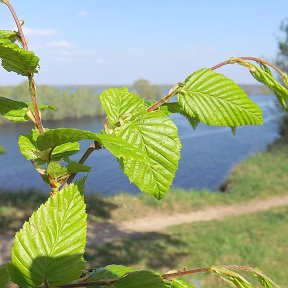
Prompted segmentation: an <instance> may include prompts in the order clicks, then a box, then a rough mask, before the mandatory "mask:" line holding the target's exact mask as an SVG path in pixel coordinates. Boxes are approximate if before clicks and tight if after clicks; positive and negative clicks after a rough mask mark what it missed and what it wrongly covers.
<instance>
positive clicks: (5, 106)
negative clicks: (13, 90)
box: [0, 97, 29, 122]
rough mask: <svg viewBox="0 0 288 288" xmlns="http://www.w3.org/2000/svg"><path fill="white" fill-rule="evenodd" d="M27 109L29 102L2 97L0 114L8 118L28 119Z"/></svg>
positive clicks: (16, 120) (18, 120)
mask: <svg viewBox="0 0 288 288" xmlns="http://www.w3.org/2000/svg"><path fill="white" fill-rule="evenodd" d="M27 111H28V104H26V103H24V102H22V101H15V100H11V99H8V98H4V97H0V114H1V115H2V116H3V117H5V118H6V119H7V120H9V121H14V122H25V121H28V120H29V118H28V116H27Z"/></svg>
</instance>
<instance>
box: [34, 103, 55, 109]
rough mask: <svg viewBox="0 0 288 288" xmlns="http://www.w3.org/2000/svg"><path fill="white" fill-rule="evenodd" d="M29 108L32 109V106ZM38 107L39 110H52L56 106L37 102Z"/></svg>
mask: <svg viewBox="0 0 288 288" xmlns="http://www.w3.org/2000/svg"><path fill="white" fill-rule="evenodd" d="M30 108H31V109H32V106H31V107H30ZM38 109H39V110H53V111H55V110H56V107H54V106H51V105H45V104H41V103H39V104H38Z"/></svg>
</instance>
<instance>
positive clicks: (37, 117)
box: [28, 74, 44, 134]
mask: <svg viewBox="0 0 288 288" xmlns="http://www.w3.org/2000/svg"><path fill="white" fill-rule="evenodd" d="M28 80H29V92H30V95H31V100H32V106H33V110H34V111H33V116H34V118H35V125H36V127H37V130H38V131H39V133H40V134H43V133H44V127H43V125H42V120H41V113H40V110H39V108H38V104H37V96H36V84H35V81H34V78H33V75H32V74H30V75H29V76H28Z"/></svg>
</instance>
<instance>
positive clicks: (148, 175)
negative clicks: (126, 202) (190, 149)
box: [115, 112, 181, 199]
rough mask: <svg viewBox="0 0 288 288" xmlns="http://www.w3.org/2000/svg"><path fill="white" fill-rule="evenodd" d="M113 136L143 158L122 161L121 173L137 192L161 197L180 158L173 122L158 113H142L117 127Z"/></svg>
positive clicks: (167, 187) (168, 185)
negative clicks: (137, 189) (143, 157)
mask: <svg viewBox="0 0 288 288" xmlns="http://www.w3.org/2000/svg"><path fill="white" fill-rule="evenodd" d="M115 134H116V135H117V136H119V137H121V138H122V139H126V141H127V142H128V143H129V144H130V145H133V146H134V147H135V148H137V149H139V151H141V152H142V153H143V154H144V155H145V158H146V159H147V160H145V161H141V160H138V159H136V158H134V159H131V158H130V159H129V158H124V159H123V162H122V166H123V171H124V173H125V174H126V175H127V176H128V178H129V180H130V181H131V182H133V183H134V184H136V185H137V186H138V188H139V189H140V190H141V191H143V192H145V193H148V194H151V195H154V196H155V197H156V198H157V199H161V198H163V197H164V196H165V194H166V193H167V192H168V190H169V188H170V186H171V184H172V181H173V178H174V175H175V172H176V170H177V167H178V160H179V159H180V148H181V143H180V140H179V137H178V133H177V127H176V126H175V124H174V123H173V121H172V120H171V119H170V118H168V117H165V116H163V113H162V112H153V113H149V112H144V113H142V114H139V115H137V116H135V117H134V118H132V119H130V120H129V121H127V122H125V124H124V125H122V126H121V127H117V128H116V129H115Z"/></svg>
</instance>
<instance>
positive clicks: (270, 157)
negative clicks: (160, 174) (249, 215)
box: [0, 120, 288, 234]
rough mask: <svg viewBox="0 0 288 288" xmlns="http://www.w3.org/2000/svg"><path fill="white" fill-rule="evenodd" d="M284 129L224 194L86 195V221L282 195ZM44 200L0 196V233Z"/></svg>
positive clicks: (286, 148) (238, 170) (286, 161)
mask: <svg viewBox="0 0 288 288" xmlns="http://www.w3.org/2000/svg"><path fill="white" fill-rule="evenodd" d="M286 121H287V120H286ZM286 124H287V123H286ZM286 126H287V125H284V126H283V127H285V129H282V130H281V133H282V135H283V137H282V138H281V139H279V140H277V141H276V142H275V143H274V144H272V145H270V146H269V147H268V149H267V151H264V152H261V153H257V154H255V155H254V156H252V157H250V158H249V159H247V160H245V161H244V162H242V163H240V164H239V165H237V166H235V167H234V168H233V170H232V171H231V173H230V176H229V177H228V179H227V181H226V182H225V185H222V187H221V188H222V193H220V192H219V193H217V192H216V193H211V192H209V191H208V190H206V191H193V190H181V189H172V190H171V191H170V192H169V194H168V196H167V197H166V198H165V199H163V200H162V201H160V202H159V201H157V200H155V199H154V198H152V197H151V196H148V195H144V194H141V195H137V196H133V195H129V194H123V193H122V194H118V195H115V196H111V197H102V196H100V195H97V194H95V195H91V194H90V195H86V196H85V197H86V203H87V211H88V214H89V220H90V222H92V223H99V222H103V221H105V222H111V223H119V222H122V221H129V220H131V219H137V218H142V217H145V216H147V215H150V216H151V215H152V216H153V215H163V214H164V215H165V214H167V215H173V214H177V213H186V212H191V211H199V210H201V209H203V208H204V207H208V206H216V207H217V206H220V205H228V204H233V203H242V202H245V201H249V200H253V199H265V198H269V197H272V196H281V195H284V194H286V193H287V189H286V187H287V180H288V179H287V177H288V176H287V175H288V174H287V172H288V168H287V167H288V157H286V155H288V144H287V142H288V141H287V135H286V134H287V133H286ZM46 198H47V195H45V194H41V193H39V192H38V191H28V192H17V193H10V191H9V192H6V193H5V192H2V193H0V203H1V204H0V233H1V234H11V233H12V234H13V233H14V231H15V230H17V229H18V228H19V227H20V226H21V225H22V223H23V221H25V220H26V219H27V218H28V217H29V215H30V214H31V213H32V211H34V210H35V209H36V208H37V207H38V206H39V205H40V204H41V203H43V202H44V201H45V199H46Z"/></svg>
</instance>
